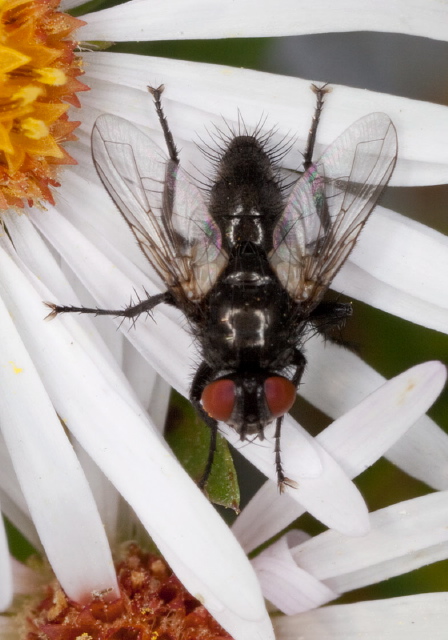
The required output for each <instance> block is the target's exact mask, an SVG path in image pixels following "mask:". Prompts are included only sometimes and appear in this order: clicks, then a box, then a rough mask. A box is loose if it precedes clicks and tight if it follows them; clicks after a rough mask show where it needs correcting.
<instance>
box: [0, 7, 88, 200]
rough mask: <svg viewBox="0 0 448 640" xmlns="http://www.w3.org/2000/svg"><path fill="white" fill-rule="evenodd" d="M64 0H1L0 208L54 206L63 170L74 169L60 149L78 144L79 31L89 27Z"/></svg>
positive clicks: (68, 158)
mask: <svg viewBox="0 0 448 640" xmlns="http://www.w3.org/2000/svg"><path fill="white" fill-rule="evenodd" d="M58 6H59V0H0V210H5V209H9V208H11V207H12V208H23V206H24V205H25V204H28V205H29V206H33V205H38V206H42V207H43V206H44V203H45V202H49V203H50V204H54V199H53V194H52V191H51V189H52V188H53V187H58V186H60V183H59V181H58V170H59V168H60V167H61V166H62V165H67V164H76V161H75V160H74V159H73V158H72V157H71V156H70V155H69V154H68V152H67V151H66V150H65V149H64V148H63V146H62V144H63V143H64V142H67V141H73V140H76V139H77V138H76V136H75V135H74V134H73V131H74V130H75V129H76V127H78V126H79V124H80V123H79V122H74V121H70V120H69V119H68V115H67V111H68V109H69V106H70V105H73V106H75V107H79V106H81V105H80V102H79V99H78V97H77V95H76V94H77V92H78V91H86V90H87V89H88V87H86V85H84V84H83V83H82V82H80V80H79V79H78V77H79V76H80V75H81V74H82V73H83V71H82V68H81V61H80V59H79V58H78V57H77V56H76V55H75V53H74V50H75V48H76V46H77V44H78V43H77V42H76V41H74V40H72V39H71V36H72V33H73V31H75V30H76V29H77V28H78V27H80V26H82V25H83V24H85V23H84V22H82V21H81V20H78V19H77V18H73V17H72V16H69V15H68V14H65V13H62V12H60V11H58V10H57V8H58Z"/></svg>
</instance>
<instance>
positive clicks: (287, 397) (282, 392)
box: [264, 376, 297, 418]
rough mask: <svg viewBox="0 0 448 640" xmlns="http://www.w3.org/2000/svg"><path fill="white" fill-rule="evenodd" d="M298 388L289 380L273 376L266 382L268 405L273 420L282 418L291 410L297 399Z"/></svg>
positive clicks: (265, 390) (265, 392)
mask: <svg viewBox="0 0 448 640" xmlns="http://www.w3.org/2000/svg"><path fill="white" fill-rule="evenodd" d="M296 392H297V391H296V387H295V386H294V385H293V383H292V382H291V381H290V380H288V379H287V378H282V377H280V376H272V378H266V380H265V382H264V394H265V397H266V404H267V405H268V408H269V411H270V412H271V414H272V417H273V418H280V416H283V415H284V414H285V413H288V411H289V410H290V409H291V407H292V405H293V404H294V400H295V399H296Z"/></svg>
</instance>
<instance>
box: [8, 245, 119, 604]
mask: <svg viewBox="0 0 448 640" xmlns="http://www.w3.org/2000/svg"><path fill="white" fill-rule="evenodd" d="M0 263H1V265H2V267H1V276H0V292H1V296H2V299H3V300H7V301H8V309H6V307H5V305H4V304H3V301H2V302H1V303H0V324H1V334H2V336H4V339H3V340H2V343H1V346H0V358H1V362H2V366H1V367H0V380H1V384H0V386H1V388H2V390H3V394H4V395H3V399H2V402H1V403H0V416H1V425H2V432H3V436H4V438H5V441H6V444H7V447H8V450H9V453H10V456H11V458H12V461H13V464H14V468H15V472H16V474H17V476H18V478H19V482H20V484H21V488H22V491H23V493H24V495H25V497H26V500H27V503H28V507H29V509H30V512H31V514H32V517H33V521H34V524H35V525H36V528H37V530H38V531H39V535H40V539H41V541H42V544H43V546H44V548H45V551H46V553H47V556H48V558H49V560H50V562H51V563H52V566H53V569H54V571H55V573H56V574H57V576H58V578H59V580H60V582H61V584H62V585H63V587H64V589H65V590H66V592H67V594H68V595H69V597H71V598H78V599H79V598H83V597H85V595H86V592H87V593H88V592H90V591H93V590H94V589H99V590H103V589H107V588H112V589H116V588H117V584H116V578H115V570H114V567H113V562H112V556H111V553H110V550H109V545H108V542H107V539H106V536H105V534H104V528H103V526H102V523H101V520H100V518H99V514H98V511H97V509H96V505H95V503H94V501H93V498H92V495H91V493H90V489H89V487H88V484H87V482H86V479H85V477H84V475H83V474H82V471H81V469H80V466H79V463H78V461H77V460H76V457H75V455H74V453H73V449H72V447H71V446H70V443H69V442H68V440H67V437H66V436H65V434H64V432H63V429H62V427H61V424H60V421H59V419H58V417H57V415H56V413H55V412H54V409H53V407H52V405H51V403H50V401H49V398H48V396H47V394H46V391H45V389H44V387H43V385H42V382H41V380H40V379H39V376H38V374H37V372H36V369H35V367H34V364H33V362H32V360H31V358H30V355H29V353H28V352H27V350H26V349H25V347H24V345H23V343H22V342H21V340H20V337H19V336H18V334H17V332H16V330H15V325H14V324H13V322H12V320H11V315H14V317H15V321H16V326H20V320H19V319H18V318H17V314H16V307H15V303H14V301H12V300H11V298H10V296H11V294H12V296H13V297H14V298H16V300H17V299H18V298H20V297H22V291H23V281H22V282H21V280H20V277H18V275H17V274H16V273H14V268H13V267H12V264H11V261H10V260H9V259H8V258H7V257H6V255H5V253H4V251H3V250H0ZM33 330H34V331H35V332H36V331H37V332H38V331H39V327H37V329H36V327H34V328H33ZM80 522H82V523H83V526H82V527H81V528H80V527H79V523H80ZM74 550H76V553H73V551H74Z"/></svg>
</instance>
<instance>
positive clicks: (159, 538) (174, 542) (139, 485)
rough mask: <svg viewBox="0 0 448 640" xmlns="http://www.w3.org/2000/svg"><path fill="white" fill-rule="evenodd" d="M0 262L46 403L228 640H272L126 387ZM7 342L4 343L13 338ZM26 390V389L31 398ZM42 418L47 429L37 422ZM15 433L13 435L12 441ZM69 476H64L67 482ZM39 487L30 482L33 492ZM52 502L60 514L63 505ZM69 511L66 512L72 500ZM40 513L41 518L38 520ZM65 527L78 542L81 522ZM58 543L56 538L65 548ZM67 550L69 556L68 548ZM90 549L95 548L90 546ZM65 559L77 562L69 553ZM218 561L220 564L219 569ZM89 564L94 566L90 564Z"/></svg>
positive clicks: (217, 533)
mask: <svg viewBox="0 0 448 640" xmlns="http://www.w3.org/2000/svg"><path fill="white" fill-rule="evenodd" d="M0 265H1V269H0V271H1V279H0V283H1V284H2V285H3V286H2V289H3V290H2V291H1V293H2V296H3V297H5V296H6V297H7V298H8V305H9V308H10V311H11V313H12V314H13V315H14V318H15V323H16V326H18V327H19V328H20V331H21V334H22V335H23V336H25V337H26V341H27V348H28V351H29V352H30V354H31V355H32V357H33V359H34V361H35V362H36V363H37V364H38V366H39V371H40V374H41V376H42V379H43V380H44V381H45V385H46V388H47V389H48V391H49V393H50V395H51V398H52V401H53V403H54V405H55V407H56V409H57V410H58V413H60V415H61V416H63V417H64V420H65V421H66V424H67V426H68V428H69V429H70V430H71V431H72V432H73V433H74V435H75V436H76V438H77V439H78V441H79V442H80V444H81V445H82V446H83V447H84V449H85V450H86V451H87V452H88V453H89V455H90V456H91V457H92V459H94V460H95V462H96V463H97V464H98V465H99V466H100V468H101V469H102V470H103V471H104V472H105V474H106V475H107V476H108V477H109V479H110V480H111V481H112V482H113V484H114V485H115V486H116V487H117V489H118V490H119V491H120V492H121V493H122V495H123V496H124V497H125V498H126V500H128V502H129V503H130V504H131V506H132V507H133V508H134V510H135V512H136V513H137V515H138V516H139V517H140V519H141V521H142V522H143V524H144V525H145V527H146V528H147V529H148V531H149V532H150V534H151V536H152V538H153V539H154V541H155V543H156V544H157V546H158V547H159V549H160V550H161V552H162V553H163V554H164V556H165V557H166V558H167V561H168V562H169V564H170V565H171V566H172V568H173V570H174V571H175V572H176V574H177V575H178V576H179V578H180V579H181V580H182V582H184V584H185V585H186V587H187V588H188V589H189V590H190V591H191V592H192V593H193V594H195V595H196V596H197V597H199V598H200V599H201V600H202V601H203V602H204V603H205V605H206V606H207V608H208V609H209V610H210V612H211V613H212V615H214V617H215V618H216V619H217V620H218V621H219V622H220V623H221V624H222V625H223V626H224V627H225V628H226V629H228V630H229V632H230V633H232V635H233V636H234V637H235V638H238V639H239V638H244V636H245V634H246V636H247V635H252V637H257V638H258V637H259V638H260V639H264V638H266V639H269V638H272V628H271V624H270V621H269V618H268V616H267V613H266V610H265V607H264V603H263V599H262V597H261V592H260V588H259V585H258V582H257V580H256V577H255V574H254V572H253V569H252V568H251V566H250V564H249V562H248V560H247V558H246V556H245V555H244V553H243V551H242V549H241V547H240V546H239V545H238V544H237V542H236V540H235V538H234V537H233V536H232V534H231V533H230V532H229V531H228V529H227V527H226V525H225V524H224V523H223V521H222V520H221V518H220V517H219V516H218V515H217V513H216V512H215V511H214V509H213V508H212V507H211V505H210V504H209V503H208V501H207V500H206V499H205V498H204V496H203V495H202V493H201V492H200V491H199V489H198V488H197V487H196V486H195V485H194V483H193V482H192V481H191V480H190V478H188V476H187V475H186V473H185V472H184V471H183V470H182V469H181V467H180V466H179V464H178V463H177V461H176V460H175V459H174V457H173V456H172V454H171V453H170V452H168V450H167V447H166V445H165V444H164V443H163V441H161V439H160V436H159V435H158V433H157V431H156V430H155V429H154V428H153V427H152V426H151V425H150V424H149V423H148V421H147V420H146V419H145V418H144V416H143V412H142V410H141V409H140V410H139V409H138V407H137V404H136V402H135V399H134V397H133V396H132V395H130V394H129V392H128V390H127V388H126V387H125V388H120V387H119V386H118V385H117V384H114V385H113V386H112V385H111V384H109V382H108V380H107V378H106V377H105V376H103V375H102V374H101V373H100V371H99V370H98V369H97V367H96V366H95V364H94V362H93V361H92V359H91V358H90V357H89V355H88V354H86V353H84V352H83V351H82V349H80V347H79V344H78V342H77V341H76V340H75V339H74V337H73V336H71V335H70V334H69V333H68V332H67V331H66V329H65V328H64V324H63V323H62V322H60V321H56V322H53V323H51V324H50V323H44V322H43V315H44V313H43V307H42V302H41V301H40V299H39V296H37V295H36V293H35V292H34V290H33V289H32V288H31V287H30V285H29V283H28V282H27V281H26V279H25V278H24V277H23V276H21V275H20V274H19V273H16V271H17V269H16V268H15V267H14V266H13V265H12V263H11V261H10V260H8V259H6V257H3V255H2V253H0ZM13 282H14V285H15V286H12V283H13ZM8 317H9V316H8ZM36 326H37V327H38V330H36ZM8 344H9V345H11V341H8ZM10 348H12V345H11V347H10ZM19 355H20V356H21V357H20V359H19V362H20V363H23V362H25V360H24V355H23V354H19ZM16 357H17V356H16ZM28 358H29V356H28ZM23 368H24V371H25V370H26V371H28V369H29V362H28V360H27V361H26V369H25V367H23ZM9 369H11V367H9ZM9 369H8V371H9ZM0 372H1V370H0ZM9 378H11V375H9ZM16 384H17V382H16ZM29 387H30V385H27V389H28V393H29ZM31 389H32V387H31ZM74 389H76V394H75V395H74V394H73V390H74ZM79 398H82V402H80V401H79ZM1 406H2V405H0V407H1ZM43 415H44V414H42V416H43ZM45 415H46V414H45ZM33 419H34V420H35V418H34V416H33ZM42 421H44V423H45V424H46V421H45V420H44V417H42ZM28 424H29V420H28V421H27V425H28ZM48 428H49V429H50V427H48ZM11 430H12V429H11ZM12 431H13V430H12ZM59 432H61V430H60V429H59ZM37 433H38V432H37V430H36V435H35V438H36V439H38V437H40V441H39V448H41V447H42V434H40V432H39V436H38V435H37ZM19 435H20V434H19V433H17V435H16V438H17V437H18V436H19ZM56 443H57V444H56ZM26 444H27V446H28V447H31V448H32V449H33V451H36V450H38V449H37V446H38V445H37V444H34V440H33V439H32V438H30V437H29V435H28V436H27V438H26ZM60 446H61V445H60V443H59V442H58V441H57V438H55V439H54V440H51V442H49V443H47V447H48V451H49V452H52V455H53V456H54V457H55V458H56V459H58V460H59V459H60V458H61V453H60V449H59V447H60ZM53 447H56V452H53ZM18 457H19V458H20V460H19V462H20V461H23V460H24V457H23V455H22V456H18ZM36 462H37V461H36ZM65 462H66V461H65V460H64V463H65ZM61 463H62V460H61ZM47 466H48V468H45V469H44V470H43V471H42V474H43V476H44V478H46V477H47V475H48V474H51V473H52V472H54V469H53V468H52V466H51V464H50V463H48V465H47ZM53 466H56V465H53ZM67 466H68V465H66V467H67ZM45 472H46V473H45ZM72 473H73V471H72V470H70V477H72ZM54 482H55V487H54V490H57V489H58V488H59V489H60V488H61V487H59V485H58V483H57V481H56V480H54ZM38 486H39V485H38V483H35V485H33V486H32V487H31V489H37V488H38ZM39 488H40V487H39ZM35 493H36V499H37V498H38V497H39V496H42V493H43V492H42V491H41V490H39V491H37V490H36V491H35ZM79 493H80V492H79ZM53 502H54V507H55V508H56V507H57V508H59V511H60V513H61V515H62V514H63V511H62V509H61V505H60V500H58V499H55V500H54V501H53ZM68 506H69V507H70V509H71V508H72V504H71V500H70V501H69V505H68ZM83 509H84V511H83V512H82V514H83V515H82V516H81V515H78V518H77V522H78V523H79V522H81V521H82V522H84V519H85V517H86V516H85V509H86V507H85V504H84V503H83ZM38 516H39V513H37V515H36V516H35V518H36V521H37V517H38ZM88 521H89V522H90V519H89V520H88ZM84 526H87V525H84ZM71 528H72V530H73V531H75V532H76V536H78V537H79V535H80V532H79V526H74V525H72V527H71ZM63 543H64V537H63V536H62V541H61V545H62V546H64V544H63ZM65 550H66V552H67V547H65ZM88 551H91V552H94V549H93V547H92V546H90V547H89V549H88ZM49 555H50V554H49ZM50 557H51V556H50ZM72 557H73V560H74V561H76V562H78V564H80V563H79V560H78V557H77V555H76V554H72ZM222 558H226V562H225V563H223V562H222ZM90 562H91V565H93V560H91V561H90ZM89 569H90V567H89ZM72 572H73V570H72ZM84 573H88V571H87V570H84ZM236 585H237V586H238V588H236Z"/></svg>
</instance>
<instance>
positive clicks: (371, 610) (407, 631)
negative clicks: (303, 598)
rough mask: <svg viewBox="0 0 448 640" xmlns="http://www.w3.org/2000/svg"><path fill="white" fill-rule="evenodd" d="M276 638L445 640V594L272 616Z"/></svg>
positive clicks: (447, 620)
mask: <svg viewBox="0 0 448 640" xmlns="http://www.w3.org/2000/svg"><path fill="white" fill-rule="evenodd" d="M274 625H275V632H276V638H277V640H298V639H299V638H300V640H323V639H324V638H331V640H359V639H360V638H362V640H379V638H381V640H422V638H430V639H431V640H445V638H446V629H447V625H448V594H447V593H423V594H419V595H415V596H404V597H401V598H389V599H387V600H376V601H371V602H358V603H356V604H341V605H334V606H330V607H324V608H322V609H318V610H316V611H308V612H307V613H301V614H299V615H297V616H282V617H278V618H275V619H274Z"/></svg>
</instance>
